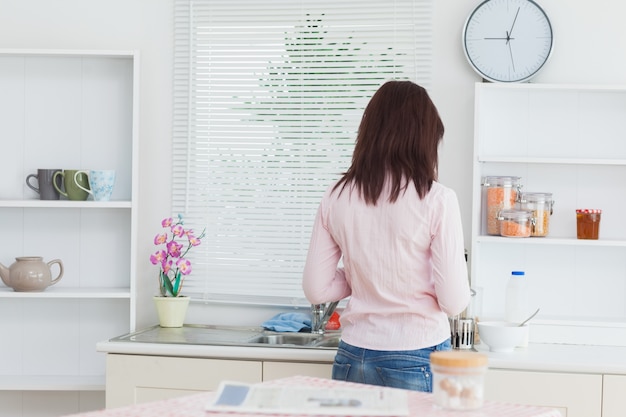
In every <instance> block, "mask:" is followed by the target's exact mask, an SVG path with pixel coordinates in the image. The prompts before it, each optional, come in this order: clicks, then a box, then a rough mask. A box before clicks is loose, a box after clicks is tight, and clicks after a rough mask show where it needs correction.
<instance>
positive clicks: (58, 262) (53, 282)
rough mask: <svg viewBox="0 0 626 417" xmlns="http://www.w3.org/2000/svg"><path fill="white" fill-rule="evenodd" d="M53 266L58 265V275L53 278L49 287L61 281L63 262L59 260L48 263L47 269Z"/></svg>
mask: <svg viewBox="0 0 626 417" xmlns="http://www.w3.org/2000/svg"><path fill="white" fill-rule="evenodd" d="M54 264H59V275H58V276H57V277H56V278H54V279H53V280H52V281H50V285H54V284H56V283H57V282H59V280H60V279H61V277H62V276H63V262H61V260H60V259H54V260H52V261H50V262H48V264H47V265H48V268H52V265H54Z"/></svg>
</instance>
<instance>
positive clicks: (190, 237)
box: [150, 214, 205, 297]
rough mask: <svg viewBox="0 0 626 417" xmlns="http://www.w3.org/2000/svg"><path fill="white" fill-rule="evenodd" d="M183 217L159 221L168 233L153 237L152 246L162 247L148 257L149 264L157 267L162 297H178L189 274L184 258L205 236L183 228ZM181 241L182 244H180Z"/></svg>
mask: <svg viewBox="0 0 626 417" xmlns="http://www.w3.org/2000/svg"><path fill="white" fill-rule="evenodd" d="M183 225H184V222H183V216H182V215H180V214H179V215H178V219H177V220H176V221H175V220H174V219H173V218H171V217H169V218H166V219H163V220H162V221H161V226H163V228H164V229H167V230H168V231H165V232H163V233H159V234H157V235H156V236H155V237H154V244H155V245H157V246H163V248H162V249H159V250H157V251H156V252H154V253H153V254H152V255H150V262H152V264H153V265H159V266H160V269H159V291H160V293H161V296H162V297H179V296H180V291H181V290H182V288H183V282H184V281H185V277H186V276H187V275H189V274H190V273H191V262H190V261H189V259H187V258H185V256H186V255H187V253H188V252H189V251H190V250H191V248H193V247H195V246H198V245H199V244H200V243H201V241H202V238H203V237H204V236H205V231H204V230H203V231H202V233H201V234H200V236H196V235H194V232H193V230H191V229H185V228H184V227H183ZM181 241H182V243H181Z"/></svg>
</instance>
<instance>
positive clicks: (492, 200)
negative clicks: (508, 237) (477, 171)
mask: <svg viewBox="0 0 626 417" xmlns="http://www.w3.org/2000/svg"><path fill="white" fill-rule="evenodd" d="M482 185H483V187H484V205H483V207H485V218H484V219H485V228H486V231H487V234H488V235H499V234H500V222H499V221H498V216H499V215H500V211H502V210H506V209H512V208H514V207H515V202H516V201H517V198H518V193H519V190H520V188H521V185H520V177H485V178H484V179H483V184H482Z"/></svg>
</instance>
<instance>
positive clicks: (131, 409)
mask: <svg viewBox="0 0 626 417" xmlns="http://www.w3.org/2000/svg"><path fill="white" fill-rule="evenodd" d="M267 384H272V385H289V386H294V385H302V386H314V387H335V386H339V385H349V386H358V387H362V388H363V389H368V388H372V386H369V385H360V384H352V383H347V382H341V381H333V380H330V379H322V378H311V377H303V376H297V377H291V378H284V379H279V380H275V381H269V382H267ZM374 388H375V387H374ZM214 395H215V393H213V392H207V393H202V394H195V395H190V396H185V397H179V398H173V399H169V400H163V401H155V402H149V403H144V404H137V405H132V406H128V407H120V408H113V409H109V410H101V411H92V412H88V413H82V414H74V415H73V417H79V416H80V417H246V416H254V417H261V415H260V414H252V413H233V412H227V413H218V412H208V411H205V406H206V405H207V403H208V402H209V401H210V400H211V399H213V398H214ZM409 409H410V412H411V417H561V413H560V412H559V411H557V410H555V409H551V408H544V407H533V406H526V405H516V404H508V403H501V402H494V401H485V404H484V405H483V407H482V408H480V409H479V410H475V411H465V412H459V411H447V410H443V409H441V408H439V407H437V406H435V404H434V403H433V395H432V394H427V393H423V392H413V391H411V392H410V393H409ZM68 417H70V416H68ZM263 417H268V416H267V415H265V416H263ZM269 417H271V416H269ZM291 417H311V416H309V415H307V416H305V415H302V416H296V415H291Z"/></svg>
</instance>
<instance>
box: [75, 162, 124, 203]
mask: <svg viewBox="0 0 626 417" xmlns="http://www.w3.org/2000/svg"><path fill="white" fill-rule="evenodd" d="M81 172H82V173H84V174H87V176H88V177H89V187H90V188H91V190H88V189H87V188H85V187H82V186H80V185H78V187H79V188H81V189H82V190H84V191H87V192H88V193H89V194H91V195H92V196H93V199H94V201H109V200H110V199H111V195H112V194H113V186H114V185H115V170H112V169H101V170H97V169H92V170H90V171H78V172H76V173H75V174H74V176H76V175H78V174H79V173H81Z"/></svg>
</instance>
